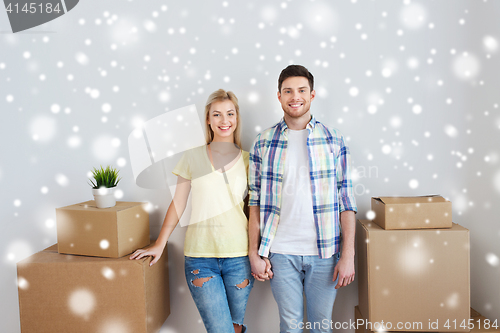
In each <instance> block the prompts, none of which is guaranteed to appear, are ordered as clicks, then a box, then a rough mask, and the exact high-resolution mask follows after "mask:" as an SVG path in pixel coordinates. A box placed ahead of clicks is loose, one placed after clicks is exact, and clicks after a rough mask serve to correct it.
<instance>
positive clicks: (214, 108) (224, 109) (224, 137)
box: [207, 99, 238, 142]
mask: <svg viewBox="0 0 500 333" xmlns="http://www.w3.org/2000/svg"><path fill="white" fill-rule="evenodd" d="M237 122H238V119H237V115H236V108H235V107H234V104H233V102H231V101H230V100H228V99H226V100H224V101H216V102H213V103H212V105H211V106H210V111H209V112H208V119H207V123H208V124H209V126H210V128H212V131H214V140H213V141H226V142H234V135H233V133H234V131H235V130H236V125H237Z"/></svg>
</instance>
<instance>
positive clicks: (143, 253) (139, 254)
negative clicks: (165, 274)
mask: <svg viewBox="0 0 500 333" xmlns="http://www.w3.org/2000/svg"><path fill="white" fill-rule="evenodd" d="M162 254H163V247H161V246H160V245H157V244H154V245H151V246H148V247H147V248H145V249H138V250H135V252H134V253H132V255H131V256H130V257H129V259H136V260H137V259H141V258H144V257H148V256H151V257H153V260H151V262H150V263H149V266H153V265H154V264H155V263H156V262H157V261H158V260H160V258H161V255H162Z"/></svg>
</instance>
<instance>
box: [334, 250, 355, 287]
mask: <svg viewBox="0 0 500 333" xmlns="http://www.w3.org/2000/svg"><path fill="white" fill-rule="evenodd" d="M354 275H355V273H354V257H349V256H342V257H340V259H339V261H338V262H337V265H336V266H335V270H334V271H333V280H332V281H335V280H337V276H338V278H339V281H338V282H337V285H336V286H335V289H339V288H341V287H345V286H347V285H349V284H350V283H351V282H352V281H354Z"/></svg>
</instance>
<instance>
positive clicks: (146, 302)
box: [17, 201, 170, 333]
mask: <svg viewBox="0 0 500 333" xmlns="http://www.w3.org/2000/svg"><path fill="white" fill-rule="evenodd" d="M142 205H143V204H142V203H134V202H118V203H117V205H116V206H115V207H110V208H104V209H98V208H96V207H95V204H94V202H93V201H89V202H85V203H82V204H77V205H72V206H68V207H63V208H59V209H57V213H56V216H57V231H58V234H57V237H58V244H57V245H53V246H51V247H49V248H47V249H45V250H43V251H40V252H38V253H36V254H34V255H32V256H31V257H29V258H27V259H25V260H22V261H20V262H19V263H18V264H17V274H18V286H19V288H18V292H19V310H20V317H21V332H22V333H30V332H37V333H43V332H47V333H48V332H50V333H58V332H65V333H66V332H82V333H83V332H86V333H87V332H103V333H105V332H123V333H127V332H130V333H132V332H133V333H136V332H139V333H153V332H158V331H159V329H160V328H161V326H162V325H163V323H164V322H165V320H166V319H167V317H168V315H169V314H170V306H169V285H168V267H167V257H168V254H167V250H166V249H165V252H164V253H163V255H162V257H161V258H160V260H159V261H158V262H157V263H156V264H155V265H153V266H149V263H150V262H151V258H150V257H146V258H143V259H141V260H130V259H129V258H128V254H130V253H131V252H133V251H134V250H135V249H137V248H142V247H144V246H147V245H149V244H150V239H149V215H148V213H147V212H146V211H144V210H143V209H142ZM68 253H70V254H68Z"/></svg>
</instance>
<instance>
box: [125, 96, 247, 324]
mask: <svg viewBox="0 0 500 333" xmlns="http://www.w3.org/2000/svg"><path fill="white" fill-rule="evenodd" d="M205 124H206V136H207V145H205V146H202V147H198V148H194V149H191V150H190V151H187V152H185V153H184V155H183V156H182V158H181V160H180V161H179V163H178V164H177V166H176V167H175V168H174V170H173V173H174V174H175V175H177V176H178V182H177V188H176V191H175V195H174V198H173V200H172V203H171V204H170V206H169V208H168V210H167V214H166V216H165V220H164V222H163V226H162V228H161V231H160V235H159V236H158V239H157V240H156V242H155V244H153V245H151V246H149V247H147V248H145V249H139V250H136V251H135V252H134V253H133V254H132V255H131V256H130V259H141V258H143V257H145V256H152V257H154V258H153V260H152V261H151V265H153V264H155V263H156V262H157V261H158V260H159V259H160V256H161V255H162V253H163V249H164V248H165V245H166V243H167V240H168V238H169V237H170V235H171V233H172V231H173V230H174V228H175V226H176V225H177V223H178V222H179V219H180V217H181V216H182V213H183V212H184V209H185V207H186V202H187V198H188V195H189V192H190V191H192V195H191V197H192V207H193V208H192V212H191V220H190V223H189V226H188V229H187V231H186V238H185V242H184V256H185V274H186V280H187V284H188V286H189V290H190V292H191V295H192V297H193V300H194V301H195V303H196V306H197V308H198V311H199V312H200V315H201V318H202V319H203V323H204V324H205V328H206V329H207V332H209V333H211V332H213V333H234V332H236V333H241V332H245V331H246V326H244V325H243V319H244V316H245V309H246V305H247V301H248V296H249V294H250V291H251V289H252V287H253V282H254V279H253V277H252V275H251V269H250V262H249V260H248V220H247V217H246V216H245V214H244V212H243V206H244V204H243V199H244V197H245V196H246V188H247V173H248V152H246V151H243V150H241V148H240V147H241V143H240V130H241V119H240V115H239V106H238V99H237V98H236V96H235V95H234V93H232V92H230V91H227V92H226V91H224V90H222V89H219V90H217V91H215V92H214V93H212V94H211V95H210V96H209V98H208V100H207V103H206V106H205Z"/></svg>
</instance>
